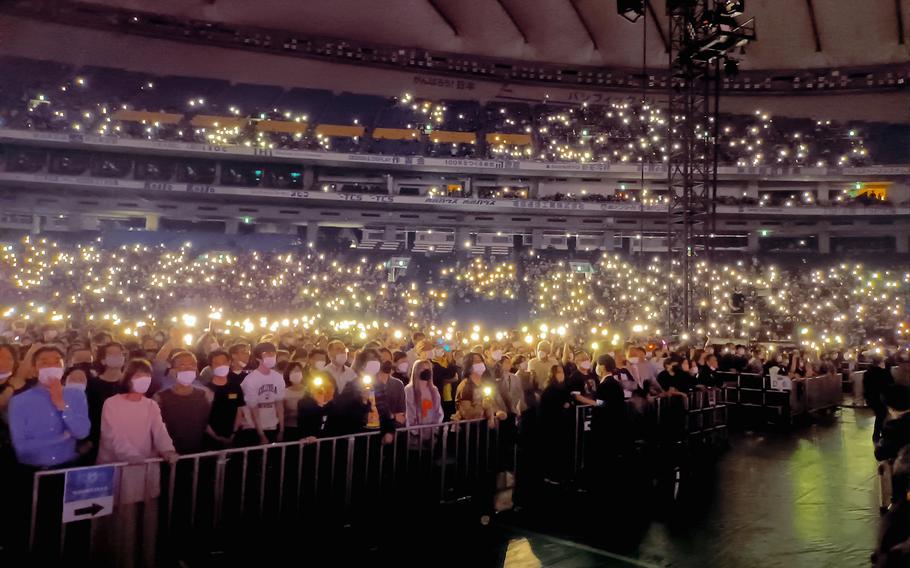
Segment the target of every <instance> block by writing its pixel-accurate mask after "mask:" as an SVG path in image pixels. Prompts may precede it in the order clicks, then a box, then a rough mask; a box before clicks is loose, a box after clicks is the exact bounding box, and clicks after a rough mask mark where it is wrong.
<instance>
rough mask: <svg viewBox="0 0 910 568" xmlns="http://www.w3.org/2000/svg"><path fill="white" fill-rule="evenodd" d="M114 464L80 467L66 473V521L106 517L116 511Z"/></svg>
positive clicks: (64, 518) (64, 500)
mask: <svg viewBox="0 0 910 568" xmlns="http://www.w3.org/2000/svg"><path fill="white" fill-rule="evenodd" d="M116 474H117V470H116V468H115V467H114V466H112V465H102V466H97V467H81V468H76V469H72V470H69V471H67V472H66V480H65V482H64V489H63V522H64V523H71V522H73V521H82V520H85V519H93V518H96V517H103V516H105V515H110V514H111V513H113V512H114V480H115V479H116Z"/></svg>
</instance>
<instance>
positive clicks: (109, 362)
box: [104, 355, 124, 369]
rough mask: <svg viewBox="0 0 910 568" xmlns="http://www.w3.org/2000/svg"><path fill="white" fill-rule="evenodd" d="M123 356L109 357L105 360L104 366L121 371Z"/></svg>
mask: <svg viewBox="0 0 910 568" xmlns="http://www.w3.org/2000/svg"><path fill="white" fill-rule="evenodd" d="M123 360H124V357H123V355H108V356H107V357H105V359H104V366H105V367H107V368H109V369H119V368H120V367H122V366H123Z"/></svg>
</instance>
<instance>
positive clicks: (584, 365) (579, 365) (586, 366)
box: [578, 361, 591, 371]
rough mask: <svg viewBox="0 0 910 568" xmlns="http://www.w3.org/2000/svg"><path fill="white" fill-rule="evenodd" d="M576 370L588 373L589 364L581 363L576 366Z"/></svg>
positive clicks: (588, 362) (587, 362) (586, 362)
mask: <svg viewBox="0 0 910 568" xmlns="http://www.w3.org/2000/svg"><path fill="white" fill-rule="evenodd" d="M578 368H579V369H581V370H582V371H588V370H590V369H591V362H590V361H582V362H581V363H579V364H578Z"/></svg>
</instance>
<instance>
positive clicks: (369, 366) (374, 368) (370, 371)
mask: <svg viewBox="0 0 910 568" xmlns="http://www.w3.org/2000/svg"><path fill="white" fill-rule="evenodd" d="M380 367H382V365H381V364H380V363H379V361H367V362H366V364H365V365H364V366H363V372H364V373H366V374H367V375H372V376H374V377H375V376H376V373H378V372H379V368H380Z"/></svg>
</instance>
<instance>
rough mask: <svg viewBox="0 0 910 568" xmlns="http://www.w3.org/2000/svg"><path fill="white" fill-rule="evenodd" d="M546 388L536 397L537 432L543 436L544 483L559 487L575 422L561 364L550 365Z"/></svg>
mask: <svg viewBox="0 0 910 568" xmlns="http://www.w3.org/2000/svg"><path fill="white" fill-rule="evenodd" d="M546 385H547V386H546V388H544V389H543V392H542V393H541V395H540V429H541V434H542V436H543V451H544V455H546V456H549V457H548V459H546V460H544V462H543V463H544V481H547V482H549V483H553V484H560V483H563V482H565V481H567V480H568V470H567V464H568V461H569V455H570V454H569V448H571V446H572V425H573V424H574V423H575V422H574V419H575V406H574V405H573V404H572V403H573V397H572V395H571V393H570V392H569V389H568V388H566V374H565V371H564V370H563V368H562V365H559V364H554V365H551V366H550V371H549V373H548V375H547V382H546Z"/></svg>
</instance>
